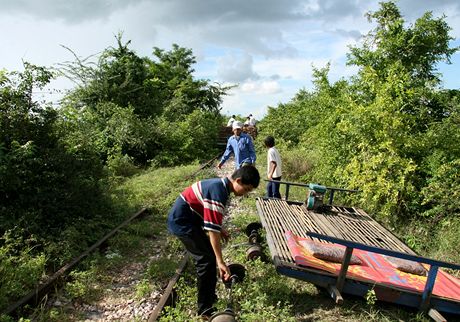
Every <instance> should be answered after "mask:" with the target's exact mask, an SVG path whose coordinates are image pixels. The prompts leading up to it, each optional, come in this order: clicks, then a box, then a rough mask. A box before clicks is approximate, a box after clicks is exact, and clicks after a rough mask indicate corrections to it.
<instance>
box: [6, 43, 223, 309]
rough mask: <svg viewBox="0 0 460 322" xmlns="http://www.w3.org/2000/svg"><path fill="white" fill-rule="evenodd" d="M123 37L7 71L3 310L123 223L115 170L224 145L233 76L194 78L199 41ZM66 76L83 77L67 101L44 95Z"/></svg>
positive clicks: (201, 154) (164, 162)
mask: <svg viewBox="0 0 460 322" xmlns="http://www.w3.org/2000/svg"><path fill="white" fill-rule="evenodd" d="M116 40H117V44H116V46H115V47H110V48H107V49H105V50H104V51H103V52H102V54H101V55H99V56H98V57H97V60H96V61H91V60H90V59H80V58H78V56H77V55H75V61H73V62H66V63H63V64H61V66H60V68H59V69H57V70H56V69H51V68H45V67H40V66H35V65H32V64H29V63H25V65H24V71H22V72H17V71H13V72H8V71H5V70H0V272H1V274H0V282H1V283H0V284H1V285H2V287H1V288H0V309H1V308H2V307H4V305H6V302H5V301H7V300H11V299H14V298H15V296H18V295H19V294H22V293H23V292H24V290H26V291H27V289H28V287H32V286H33V285H35V283H37V281H38V279H39V278H40V276H41V274H42V273H43V271H44V269H45V266H47V267H48V268H51V270H54V268H56V267H58V266H59V265H62V264H63V262H65V261H66V260H68V259H69V258H71V257H72V256H74V255H76V253H78V251H79V250H81V249H83V248H84V247H85V245H88V244H89V243H91V242H94V240H95V239H96V238H98V237H100V236H101V235H102V234H103V233H106V232H107V231H108V229H109V228H110V227H113V226H114V225H116V224H117V220H116V218H114V214H113V213H114V212H113V209H112V208H111V201H110V196H109V194H108V193H107V187H108V184H109V183H110V182H113V180H112V179H113V178H115V177H122V176H127V175H132V174H134V173H136V171H137V170H138V169H139V168H142V167H146V166H173V165H178V164H185V163H190V162H193V161H195V160H200V159H205V158H208V157H209V156H210V155H214V154H217V150H216V147H215V146H214V145H213V143H214V142H216V138H217V135H218V128H219V127H220V126H221V124H222V123H223V119H222V116H221V115H220V104H221V102H222V97H223V96H224V95H225V94H226V92H227V90H228V87H222V86H220V85H219V84H212V83H210V82H209V81H208V80H204V79H196V78H195V77H194V76H193V72H194V70H193V64H195V63H196V60H195V57H194V56H193V53H192V51H191V50H190V49H186V48H182V47H179V46H177V45H173V46H172V49H171V50H170V51H166V50H163V49H160V48H154V49H153V58H148V57H139V56H138V55H137V54H136V53H135V52H134V51H132V50H131V49H129V47H128V46H129V42H127V43H123V42H122V39H121V35H118V36H117V37H116ZM91 58H94V57H91ZM58 75H61V76H62V75H64V76H66V77H68V78H70V79H72V80H73V81H74V82H75V84H76V86H75V88H74V89H73V90H71V91H70V92H69V93H68V94H67V95H66V96H65V97H64V98H63V100H62V103H61V104H60V106H59V107H58V108H53V107H52V106H51V104H49V103H48V104H47V103H42V102H37V101H35V100H34V97H33V91H36V90H39V89H43V88H44V87H45V86H46V85H47V84H49V83H50V81H51V80H52V79H53V77H56V76H58ZM110 178H112V179H110ZM109 179H110V180H112V181H110V180H109ZM152 184H154V183H152ZM124 215H125V216H126V215H129V214H124ZM114 219H115V220H114ZM121 220H122V218H119V220H118V222H119V221H121ZM50 265H51V266H53V265H56V267H54V268H53V267H50Z"/></svg>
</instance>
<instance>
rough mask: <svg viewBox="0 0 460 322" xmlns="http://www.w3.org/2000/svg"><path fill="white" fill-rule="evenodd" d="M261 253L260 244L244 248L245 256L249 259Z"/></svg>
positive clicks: (258, 256) (255, 257) (257, 256)
mask: <svg viewBox="0 0 460 322" xmlns="http://www.w3.org/2000/svg"><path fill="white" fill-rule="evenodd" d="M261 255H262V246H260V245H259V244H254V245H252V246H251V247H249V248H248V249H247V250H246V257H247V259H249V260H255V259H257V258H260V256H261Z"/></svg>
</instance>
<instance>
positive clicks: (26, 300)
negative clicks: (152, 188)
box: [3, 208, 147, 315]
mask: <svg viewBox="0 0 460 322" xmlns="http://www.w3.org/2000/svg"><path fill="white" fill-rule="evenodd" d="M146 210H147V209H146V208H142V209H141V210H139V211H138V212H136V213H135V214H134V215H132V216H131V217H130V218H128V219H126V220H125V221H124V222H123V223H121V224H120V225H118V226H117V227H116V228H114V229H113V230H112V231H110V232H109V233H108V234H106V235H105V236H104V237H102V238H101V239H100V240H99V241H97V242H96V243H95V244H93V245H92V246H91V247H90V248H88V249H87V250H85V251H84V252H83V253H81V254H80V255H79V256H77V257H75V258H74V259H72V261H70V262H69V263H67V264H66V265H64V266H63V267H61V268H60V269H59V270H58V271H57V272H55V273H54V274H53V275H52V276H51V277H50V278H48V279H47V281H46V282H44V283H43V284H41V285H39V286H37V287H36V288H35V289H34V290H33V291H31V292H29V293H28V294H27V295H26V296H24V297H23V298H21V299H20V300H19V301H17V302H16V303H13V304H12V305H10V306H9V307H8V308H7V309H6V310H5V311H4V312H3V313H4V314H6V315H13V313H15V312H16V311H17V310H18V309H20V308H21V307H23V306H24V305H26V304H31V303H32V304H33V305H34V306H36V305H37V304H38V303H39V302H40V301H41V299H42V298H43V297H44V296H45V294H47V293H48V292H49V291H50V289H51V288H52V287H53V286H54V285H55V284H56V282H57V281H58V279H59V278H60V277H62V276H64V275H65V274H66V273H67V272H68V271H70V270H71V269H72V268H73V267H75V265H77V264H78V263H80V262H81V261H82V260H83V259H84V258H85V257H87V256H88V255H89V254H90V253H92V252H93V251H94V250H95V249H97V248H99V247H100V246H101V245H102V244H103V243H104V242H105V241H107V240H108V239H109V238H110V237H112V236H113V235H115V233H117V232H118V231H119V230H120V229H121V228H123V227H124V226H126V225H127V224H128V223H130V222H131V221H132V220H133V219H135V218H138V217H139V216H140V215H142V214H145V212H146Z"/></svg>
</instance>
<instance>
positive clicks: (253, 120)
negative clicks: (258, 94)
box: [248, 114, 257, 126]
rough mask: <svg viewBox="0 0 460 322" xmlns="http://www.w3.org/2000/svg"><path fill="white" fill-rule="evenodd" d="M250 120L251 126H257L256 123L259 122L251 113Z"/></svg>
mask: <svg viewBox="0 0 460 322" xmlns="http://www.w3.org/2000/svg"><path fill="white" fill-rule="evenodd" d="M248 122H249V125H251V126H256V123H257V121H256V119H255V117H254V116H252V114H249V116H248Z"/></svg>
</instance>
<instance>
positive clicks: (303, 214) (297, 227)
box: [256, 198, 460, 321]
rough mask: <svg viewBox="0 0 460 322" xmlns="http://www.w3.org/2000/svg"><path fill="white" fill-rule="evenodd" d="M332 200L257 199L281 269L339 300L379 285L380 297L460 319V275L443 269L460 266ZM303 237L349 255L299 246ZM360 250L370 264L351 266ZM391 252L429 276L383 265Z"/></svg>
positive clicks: (272, 252) (439, 318)
mask: <svg viewBox="0 0 460 322" xmlns="http://www.w3.org/2000/svg"><path fill="white" fill-rule="evenodd" d="M330 201H331V204H329V205H324V207H322V208H321V210H309V209H307V206H306V204H305V203H302V202H295V201H288V200H281V199H272V198H257V200H256V206H257V211H258V214H259V217H260V219H261V223H262V226H263V228H264V230H265V233H266V240H267V244H268V247H269V250H270V255H271V258H272V260H273V263H274V265H275V267H276V270H277V272H278V273H280V274H282V275H286V276H289V277H292V278H296V279H300V280H304V281H308V282H311V283H313V284H315V285H318V286H320V287H324V288H325V289H326V290H327V291H328V292H329V294H330V295H331V297H332V298H333V299H334V300H335V302H336V303H337V304H341V303H342V302H343V300H344V299H343V297H342V294H351V295H357V296H361V297H365V296H366V294H368V291H370V290H373V291H374V292H375V295H376V297H377V299H378V300H379V301H385V302H391V303H395V304H401V305H405V306H409V307H415V308H418V309H419V310H420V311H423V312H425V313H427V314H428V315H429V316H430V317H431V318H433V319H434V320H436V321H446V320H445V319H444V317H443V316H442V315H441V313H440V312H445V313H448V314H454V315H457V314H458V315H459V316H458V317H459V318H460V280H458V279H456V278H455V277H453V276H451V275H449V274H447V273H445V272H444V271H442V270H441V269H440V268H441V267H442V268H449V269H454V270H458V269H460V265H456V264H451V263H446V262H442V261H437V260H432V259H428V258H424V257H420V256H418V255H417V254H416V253H415V252H414V251H412V250H411V249H410V248H409V247H408V246H407V245H405V244H404V243H403V242H402V241H400V240H399V239H398V238H397V237H396V236H395V235H393V234H392V233H391V232H390V231H388V230H387V229H386V228H385V227H383V226H382V225H380V224H379V223H378V222H377V221H375V220H374V219H373V218H372V217H370V216H369V215H368V214H367V213H366V212H365V211H363V210H362V209H359V208H355V207H342V206H336V205H332V198H331V200H330ZM302 241H311V242H319V241H321V243H325V244H326V245H328V246H329V245H330V246H331V247H332V246H334V247H342V248H343V249H344V250H345V251H344V255H343V259H342V261H341V262H338V263H330V262H328V261H324V260H321V259H317V258H314V257H313V256H309V254H305V252H304V253H302V252H301V251H298V250H299V249H298V248H296V247H297V246H300V243H301V242H302ZM296 243H297V244H296ZM293 245H294V246H293ZM302 254H304V255H302ZM355 255H356V256H358V257H359V258H360V259H362V260H363V262H364V264H362V265H351V264H350V259H351V258H352V256H355ZM386 256H391V257H394V258H400V259H405V260H410V261H413V262H418V263H420V264H421V265H423V267H424V268H425V269H426V276H418V275H414V274H410V273H405V272H400V271H396V270H395V269H394V268H393V267H390V266H389V265H388V263H387V264H382V263H383V262H386V260H385V259H386V258H388V257H386Z"/></svg>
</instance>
